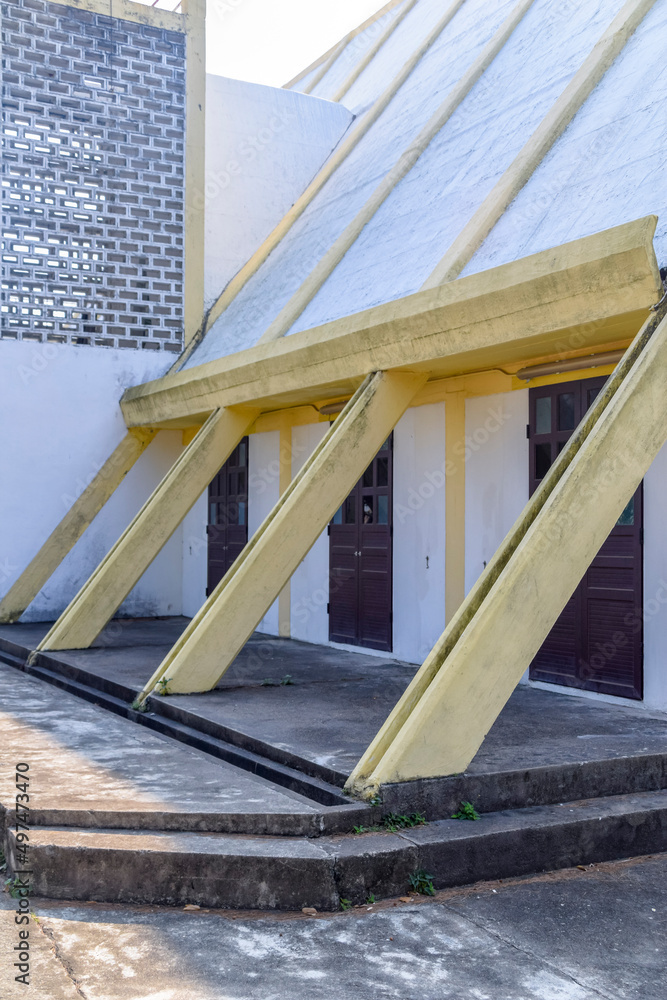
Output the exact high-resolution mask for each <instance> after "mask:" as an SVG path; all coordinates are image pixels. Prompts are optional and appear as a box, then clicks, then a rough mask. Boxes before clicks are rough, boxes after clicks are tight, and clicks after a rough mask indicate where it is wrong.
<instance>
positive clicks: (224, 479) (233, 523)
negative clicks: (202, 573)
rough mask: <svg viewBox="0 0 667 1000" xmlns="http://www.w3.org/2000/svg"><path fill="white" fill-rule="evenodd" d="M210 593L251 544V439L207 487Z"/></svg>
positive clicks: (233, 454)
mask: <svg viewBox="0 0 667 1000" xmlns="http://www.w3.org/2000/svg"><path fill="white" fill-rule="evenodd" d="M207 534H208V589H207V593H208V594H210V593H211V592H212V591H213V589H214V588H215V587H216V586H217V585H218V583H219V582H220V580H222V578H223V576H224V575H225V573H226V572H227V570H228V569H229V567H230V566H231V565H232V563H233V562H234V560H235V559H236V557H237V556H238V554H239V553H240V552H241V550H242V549H243V547H244V545H245V544H246V543H247V541H248V438H247V437H245V438H244V439H243V440H242V441H241V442H240V444H238V445H237V446H236V448H235V449H234V451H233V452H232V454H231V455H230V456H229V458H228V459H227V461H226V462H225V464H224V465H223V467H222V468H221V469H220V472H219V473H218V474H217V476H216V477H215V479H214V480H213V482H212V483H211V484H210V486H209V488H208V528H207Z"/></svg>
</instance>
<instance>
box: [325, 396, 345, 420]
mask: <svg viewBox="0 0 667 1000" xmlns="http://www.w3.org/2000/svg"><path fill="white" fill-rule="evenodd" d="M349 402H350V400H349V399H340V400H339V401H338V402H337V403H327V405H326V406H320V413H323V414H324V415H325V416H329V414H332V413H340V411H341V410H344V409H345V407H346V406H347V404H348V403H349Z"/></svg>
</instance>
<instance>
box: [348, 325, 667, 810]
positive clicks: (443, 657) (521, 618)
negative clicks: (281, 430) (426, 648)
mask: <svg viewBox="0 0 667 1000" xmlns="http://www.w3.org/2000/svg"><path fill="white" fill-rule="evenodd" d="M666 312H667V308H666V307H665V306H664V305H663V306H662V307H661V310H660V314H659V315H658V316H653V317H651V318H650V319H649V320H648V321H647V323H646V324H645V325H644V327H643V328H642V330H641V331H640V333H639V334H638V336H637V338H636V340H635V341H634V342H633V345H632V346H631V348H630V349H629V351H628V352H627V355H626V357H625V358H624V360H623V362H621V363H620V364H619V366H618V369H617V371H616V372H615V373H614V375H613V376H611V378H610V379H609V380H608V382H607V384H606V385H605V387H604V389H603V391H602V392H601V394H600V396H599V397H598V399H597V400H596V401H595V403H594V405H593V407H592V408H591V410H590V411H589V413H588V414H587V415H586V417H585V418H584V420H583V421H582V423H581V425H580V427H579V428H578V429H577V431H576V432H575V434H574V435H573V437H572V438H571V439H570V441H569V443H568V445H567V447H566V448H565V449H564V450H563V452H562V453H561V455H560V456H559V458H558V460H557V461H556V462H555V463H554V466H553V467H552V469H551V470H550V472H549V474H548V476H547V477H546V478H545V480H544V482H543V484H542V486H541V487H540V489H539V490H538V491H537V493H536V494H535V496H534V497H533V498H532V499H531V501H530V502H529V504H528V505H527V507H526V509H525V510H524V512H523V513H522V515H521V517H520V518H519V520H518V521H517V523H516V525H515V526H514V528H513V529H512V531H511V532H510V533H509V534H508V536H507V537H506V539H505V540H504V542H503V543H502V544H501V546H500V548H499V550H498V552H497V553H496V555H495V556H494V559H493V560H492V561H491V563H490V564H489V566H488V567H487V569H486V571H485V572H484V573H483V574H482V576H481V577H480V579H479V581H478V582H477V584H476V586H475V587H474V588H473V590H472V591H471V593H470V594H469V595H468V598H467V599H466V601H465V602H464V604H463V605H462V607H461V608H460V609H459V612H458V613H457V615H456V616H455V618H454V620H453V621H452V622H451V623H450V625H449V626H448V628H447V629H445V632H444V633H443V635H442V636H441V638H440V639H439V640H438V642H437V644H436V645H435V647H434V649H433V650H432V652H431V653H430V655H429V656H428V658H427V659H426V661H425V662H424V664H423V666H422V667H421V669H420V671H419V672H418V674H417V675H416V676H415V678H414V679H413V681H412V683H411V684H410V686H409V687H408V689H407V691H406V692H405V694H404V695H403V697H402V698H401V700H400V701H399V703H398V705H397V706H396V707H395V708H394V710H393V712H392V713H391V715H390V716H389V718H388V719H387V721H386V722H385V724H384V726H383V727H382V729H381V730H380V732H379V733H378V735H377V736H376V738H375V740H374V741H373V742H372V743H371V745H370V747H369V748H368V750H367V751H366V753H365V754H364V755H363V757H362V759H361V760H360V761H359V763H358V764H357V767H356V768H355V770H354V772H353V774H352V775H351V777H350V779H349V781H348V788H350V789H351V790H354V791H356V792H359V793H362V794H366V795H370V794H372V793H373V792H374V791H375V790H377V788H378V787H379V786H380V785H382V784H384V783H389V782H396V781H403V780H410V779H413V778H418V777H429V776H435V775H444V774H454V773H459V772H462V771H464V770H465V769H466V768H467V767H468V765H469V764H470V762H471V760H472V758H473V757H474V755H475V753H476V752H477V750H478V749H479V747H480V745H481V743H482V741H483V739H484V737H485V736H486V734H487V732H488V731H489V729H490V728H491V726H492V725H493V723H494V721H495V720H496V718H497V717H498V715H499V713H500V711H501V710H502V708H503V706H504V705H505V703H506V701H507V699H508V698H509V696H510V695H511V693H512V691H513V690H514V688H515V686H516V684H517V683H518V682H519V680H520V678H521V676H522V675H523V673H524V671H525V669H526V668H527V667H528V665H529V664H530V662H531V660H532V659H533V657H534V656H535V654H536V653H537V651H538V650H539V648H540V646H541V645H542V643H543V642H544V640H545V639H546V637H547V635H548V634H549V631H550V630H551V628H552V627H553V625H554V623H555V622H556V620H557V618H558V616H559V614H560V613H561V611H562V610H563V608H564V607H565V604H566V603H567V601H568V599H569V598H570V596H571V594H572V592H573V590H574V588H575V587H576V586H577V584H578V582H579V580H580V579H581V577H582V576H583V574H584V572H585V571H586V569H587V567H588V566H589V565H590V563H591V561H592V560H593V558H594V557H595V555H596V553H597V552H598V550H599V548H600V546H601V545H602V543H603V542H604V540H605V539H606V538H607V536H608V534H609V532H610V531H611V529H612V528H613V526H614V524H615V523H616V521H617V519H618V517H619V516H620V514H621V512H622V511H623V509H624V508H625V506H626V505H627V503H628V500H629V499H630V497H631V496H632V495H633V494H634V492H635V490H636V489H637V487H638V485H639V483H640V482H641V480H642V478H643V477H644V475H645V474H646V472H647V470H648V468H649V467H650V465H651V463H652V461H653V459H654V458H655V456H656V455H657V453H658V451H659V450H660V448H661V447H662V446H663V445H664V443H665V441H666V440H667V395H666V394H665V392H664V381H665V372H666V371H667V318H664V317H665V313H666ZM661 317H662V318H661Z"/></svg>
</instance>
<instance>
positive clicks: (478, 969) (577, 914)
mask: <svg viewBox="0 0 667 1000" xmlns="http://www.w3.org/2000/svg"><path fill="white" fill-rule="evenodd" d="M666 904H667V855H660V856H657V857H652V858H637V859H632V860H630V861H623V862H617V863H613V864H607V865H599V866H595V867H592V868H589V869H588V870H586V871H579V870H578V869H572V870H567V871H562V872H556V873H551V874H548V875H541V876H533V877H530V878H526V879H523V880H515V881H512V882H509V881H508V882H505V883H501V882H496V883H484V884H480V885H478V886H473V887H471V888H469V889H465V890H450V891H447V892H442V893H438V895H437V896H436V898H435V899H434V900H426V899H424V900H423V901H421V902H419V903H404V902H401V901H387V902H383V903H381V904H376V905H375V906H372V907H369V908H366V907H364V908H363V909H353V910H351V911H348V912H347V913H340V914H333V915H324V914H323V915H318V916H315V917H308V916H304V915H302V914H294V915H290V914H283V915H268V914H261V913H254V914H229V913H222V912H216V911H203V910H198V911H197V910H195V911H188V912H184V911H182V910H179V911H176V910H168V909H164V908H159V907H122V906H108V905H104V904H68V903H60V902H49V901H42V900H35V901H33V908H34V912H35V916H36V921H33V922H32V924H31V933H30V939H29V940H30V949H31V954H32V963H31V964H32V967H31V984H30V987H29V988H27V989H26V987H24V986H21V985H18V984H15V983H14V982H13V975H14V973H13V970H12V968H11V963H12V961H13V959H12V958H11V952H12V948H13V947H14V943H15V939H16V928H15V926H14V923H13V910H14V909H15V907H16V903H15V902H14V901H13V900H11V899H10V898H9V897H8V896H7V895H3V896H0V962H1V963H2V964H1V965H0V996H2V1000H18V998H23V997H30V998H34V1000H76V998H79V1000H331V998H332V997H335V998H336V1000H665V997H666V996H667V985H666V984H667V948H666V947H665V941H666V940H667V905H666Z"/></svg>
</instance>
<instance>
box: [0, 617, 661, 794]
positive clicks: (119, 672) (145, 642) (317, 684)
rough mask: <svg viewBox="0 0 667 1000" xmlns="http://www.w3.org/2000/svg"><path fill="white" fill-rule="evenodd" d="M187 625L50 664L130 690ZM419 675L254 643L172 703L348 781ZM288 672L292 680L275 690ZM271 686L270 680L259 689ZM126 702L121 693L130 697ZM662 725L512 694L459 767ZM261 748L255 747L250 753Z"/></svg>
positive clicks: (7, 631) (145, 630)
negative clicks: (211, 684)
mask: <svg viewBox="0 0 667 1000" xmlns="http://www.w3.org/2000/svg"><path fill="white" fill-rule="evenodd" d="M187 623H188V619H186V618H171V619H167V620H164V619H153V620H143V619H140V620H126V621H114V622H112V623H111V624H110V626H109V627H108V628H107V629H106V630H105V631H104V632H103V633H102V635H101V636H100V638H99V639H98V640H97V642H96V643H95V645H94V646H93V647H92V648H91V649H85V650H67V651H64V652H58V653H56V654H53V655H55V656H56V657H57V658H59V659H61V660H63V661H64V662H68V663H71V664H74V665H75V666H77V667H79V668H81V669H84V670H87V671H90V672H92V673H94V674H97V675H98V676H100V677H105V678H107V679H111V680H114V681H116V682H120V683H122V684H126V685H127V686H128V691H129V692H130V693H131V692H132V691H138V690H140V689H141V687H142V686H143V684H144V683H145V682H146V680H147V679H148V678H149V677H150V676H151V674H152V672H153V670H154V669H155V667H156V666H157V665H158V664H159V663H160V662H161V660H162V659H163V657H164V655H165V654H166V652H167V650H168V649H169V647H170V646H171V644H173V642H175V641H176V639H177V638H178V636H179V635H180V633H181V632H182V630H183V629H184V628H185V626H186V625H187ZM48 627H49V626H48V624H40V623H37V624H27V625H23V624H17V625H6V626H0V641H1V640H2V639H3V638H5V639H9V640H10V641H12V642H16V643H21V644H25V646H26V647H28V648H34V646H35V645H36V644H37V643H38V642H39V640H40V638H41V637H42V636H43V635H44V633H45V632H46V631H47V629H48ZM415 670H416V667H415V666H414V665H412V664H407V663H400V662H398V661H396V660H392V659H391V656H388V657H387V658H386V659H385V658H384V657H381V656H380V657H378V656H368V655H364V654H363V653H352V652H348V651H345V650H341V649H336V648H331V647H327V646H316V645H311V644H309V643H305V642H296V641H294V640H290V639H273V638H270V637H266V636H260V635H259V634H255V636H254V637H253V638H252V639H251V640H250V642H249V643H248V644H247V645H246V647H245V649H244V650H243V651H242V652H241V653H240V654H239V656H238V657H237V659H236V660H235V661H234V663H233V664H232V666H231V668H230V670H229V671H228V672H227V674H226V675H225V677H224V678H223V679H222V681H221V682H220V684H219V685H218V688H216V689H215V690H214V691H210V692H206V693H204V694H195V695H177V696H172V697H171V698H170V699H169V701H170V704H171V706H172V707H174V708H175V707H179V708H183V709H184V710H186V711H189V712H193V713H195V714H197V715H199V716H201V717H202V718H204V719H207V720H210V721H211V722H213V723H215V724H218V725H221V726H225V727H228V728H230V729H233V730H236V731H237V732H241V733H244V734H247V735H248V736H249V737H250V738H251V739H252V740H255V741H257V742H258V743H261V742H265V743H269V744H271V745H273V746H274V747H278V748H280V749H281V750H283V751H286V752H287V753H288V754H291V755H293V756H294V758H302V759H303V758H305V759H307V760H309V761H314V762H315V763H317V764H319V765H322V766H325V767H328V768H331V769H332V770H333V771H335V772H337V773H338V774H339V775H341V776H347V775H348V774H349V773H350V772H351V770H352V768H353V767H354V765H355V764H356V762H357V761H358V760H359V757H360V756H361V754H362V753H363V752H364V750H365V749H366V747H367V746H368V744H369V743H370V741H371V739H372V738H373V737H374V736H375V734H376V732H377V731H378V729H379V728H380V726H381V725H382V723H383V722H384V721H385V719H386V718H387V716H388V715H389V712H390V711H391V709H392V708H393V706H394V705H395V703H396V702H397V701H398V699H399V698H400V696H401V694H402V693H403V691H404V690H405V688H406V687H407V685H408V684H409V682H410V680H411V679H412V677H413V676H414V672H415ZM288 674H289V675H290V677H291V680H292V682H293V683H291V684H288V685H281V684H280V681H281V679H283V678H284V677H285V676H286V675H288ZM266 681H270V682H271V683H270V684H266V683H263V682H266ZM129 698H130V694H128V700H129ZM666 740H667V717H665V716H664V715H663V716H657V715H654V716H652V715H651V714H650V713H647V712H646V711H644V710H643V709H641V708H639V707H637V708H635V707H633V706H632V705H631V704H630V705H628V707H627V708H625V707H620V706H617V705H606V704H603V703H599V702H593V701H590V700H585V699H582V698H572V697H569V696H567V695H560V694H555V693H553V692H549V691H542V690H537V689H534V688H532V689H531V688H527V687H519V688H518V689H517V690H516V691H515V692H514V694H513V695H512V697H511V699H510V701H509V702H508V704H507V705H506V707H505V708H504V709H503V711H502V713H501V715H500V717H499V718H498V721H497V722H496V724H495V725H494V726H493V728H492V729H491V731H490V732H489V734H488V736H487V738H486V740H485V741H484V744H483V745H482V747H481V749H480V750H479V752H478V754H477V756H476V757H475V759H474V761H473V762H472V764H471V765H470V767H469V768H468V771H469V773H471V774H480V773H486V772H489V771H502V770H508V771H509V770H520V769H523V768H529V767H539V766H541V765H548V764H567V763H581V762H584V761H596V760H609V759H613V758H615V757H625V756H631V755H638V754H650V753H663V752H664V747H665V743H666ZM258 749H259V750H260V752H261V748H260V747H259V746H258Z"/></svg>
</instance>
